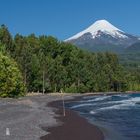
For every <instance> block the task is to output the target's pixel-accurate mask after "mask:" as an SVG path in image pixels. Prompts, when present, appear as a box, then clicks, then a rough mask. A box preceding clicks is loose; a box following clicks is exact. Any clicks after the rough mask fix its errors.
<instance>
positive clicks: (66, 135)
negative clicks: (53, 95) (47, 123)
mask: <svg viewBox="0 0 140 140" xmlns="http://www.w3.org/2000/svg"><path fill="white" fill-rule="evenodd" d="M85 96H86V95H85ZM73 97H74V96H73ZM82 97H83V96H77V97H74V99H70V100H69V99H68V100H66V101H73V100H74V101H75V100H79V99H80V98H82ZM58 104H60V101H54V102H50V103H49V104H48V105H49V106H50V107H54V108H57V111H55V114H56V115H58V117H55V118H56V120H58V121H60V123H61V125H59V124H58V126H51V127H46V128H43V130H45V131H47V132H49V134H47V135H45V136H42V137H41V138H40V139H41V140H85V139H86V140H104V134H103V132H102V131H101V130H100V128H99V127H97V126H95V125H94V124H91V123H89V122H88V120H87V119H85V118H83V117H81V116H80V115H78V113H76V112H74V111H72V110H70V109H66V116H65V117H64V116H63V109H62V107H60V106H59V105H58Z"/></svg>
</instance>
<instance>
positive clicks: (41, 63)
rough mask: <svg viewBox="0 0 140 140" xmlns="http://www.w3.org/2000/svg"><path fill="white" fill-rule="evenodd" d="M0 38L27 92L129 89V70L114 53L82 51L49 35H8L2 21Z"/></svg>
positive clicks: (4, 50)
mask: <svg viewBox="0 0 140 140" xmlns="http://www.w3.org/2000/svg"><path fill="white" fill-rule="evenodd" d="M0 41H1V44H2V46H3V47H2V48H1V50H0V51H1V52H2V53H3V54H4V55H6V56H9V59H10V58H11V59H14V60H15V61H16V63H17V64H18V69H19V70H20V71H21V73H22V77H23V83H24V86H26V88H27V91H28V92H32V91H33V92H38V91H39V92H44V93H48V92H60V91H61V90H63V91H64V92H80V93H84V92H95V91H125V90H128V89H129V86H130V84H129V83H130V82H128V75H129V74H128V73H126V72H125V70H124V68H123V67H122V66H121V65H120V64H119V61H118V58H117V56H116V55H115V54H112V53H90V52H86V51H83V50H80V49H78V48H77V47H75V46H73V45H71V44H68V43H64V42H61V41H59V40H57V39H56V38H54V37H51V36H39V37H37V36H35V35H34V34H31V35H29V36H22V35H20V34H16V35H15V36H14V38H12V36H11V34H10V33H9V31H8V29H7V27H5V26H4V25H2V26H1V28H0ZM12 61H13V60H12ZM11 73H12V71H11ZM0 76H1V75H0ZM15 80H16V79H15ZM0 82H2V81H0ZM0 92H1V91H0Z"/></svg>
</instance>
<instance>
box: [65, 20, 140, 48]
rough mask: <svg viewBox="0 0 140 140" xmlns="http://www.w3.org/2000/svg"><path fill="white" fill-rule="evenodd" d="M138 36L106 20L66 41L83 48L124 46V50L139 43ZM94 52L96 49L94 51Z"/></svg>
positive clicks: (97, 22) (99, 21)
mask: <svg viewBox="0 0 140 140" xmlns="http://www.w3.org/2000/svg"><path fill="white" fill-rule="evenodd" d="M138 40H139V39H138V37H136V36H133V35H130V34H127V33H125V32H124V31H122V30H120V29H118V28H117V27H115V26H113V25H112V24H111V23H109V22H108V21H106V20H98V21H96V22H95V23H94V24H92V25H91V26H89V27H88V28H87V29H85V30H83V31H81V32H79V33H77V34H76V35H74V36H72V37H70V38H68V39H66V40H65V41H66V42H70V43H73V44H75V45H77V46H79V47H81V48H86V49H88V48H90V49H91V50H92V48H95V46H96V47H97V45H100V46H109V45H114V46H123V47H124V48H125V47H127V46H130V45H132V44H133V43H135V42H137V41H138ZM93 50H94V49H93Z"/></svg>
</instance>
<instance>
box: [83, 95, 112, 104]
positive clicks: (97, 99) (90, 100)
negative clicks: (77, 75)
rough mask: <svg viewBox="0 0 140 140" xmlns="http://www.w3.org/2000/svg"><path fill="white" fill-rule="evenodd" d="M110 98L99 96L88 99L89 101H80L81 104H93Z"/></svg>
mask: <svg viewBox="0 0 140 140" xmlns="http://www.w3.org/2000/svg"><path fill="white" fill-rule="evenodd" d="M109 98H111V96H101V97H96V98H94V99H89V100H84V101H81V102H85V103H87V102H94V101H103V100H106V99H109Z"/></svg>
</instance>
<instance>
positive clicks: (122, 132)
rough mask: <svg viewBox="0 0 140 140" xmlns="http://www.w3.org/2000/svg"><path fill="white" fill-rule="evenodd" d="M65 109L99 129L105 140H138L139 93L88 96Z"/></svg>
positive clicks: (139, 118)
mask: <svg viewBox="0 0 140 140" xmlns="http://www.w3.org/2000/svg"><path fill="white" fill-rule="evenodd" d="M66 107H67V108H70V109H72V110H74V111H77V112H78V113H79V114H80V115H81V116H83V117H85V118H86V119H88V121H89V122H90V123H93V124H95V125H97V126H98V127H100V129H101V130H102V131H103V132H104V135H105V140H140V93H139V94H121V95H120V94H119V95H108V96H106V95H102V96H88V97H83V98H82V99H81V100H80V101H74V102H68V103H66Z"/></svg>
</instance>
